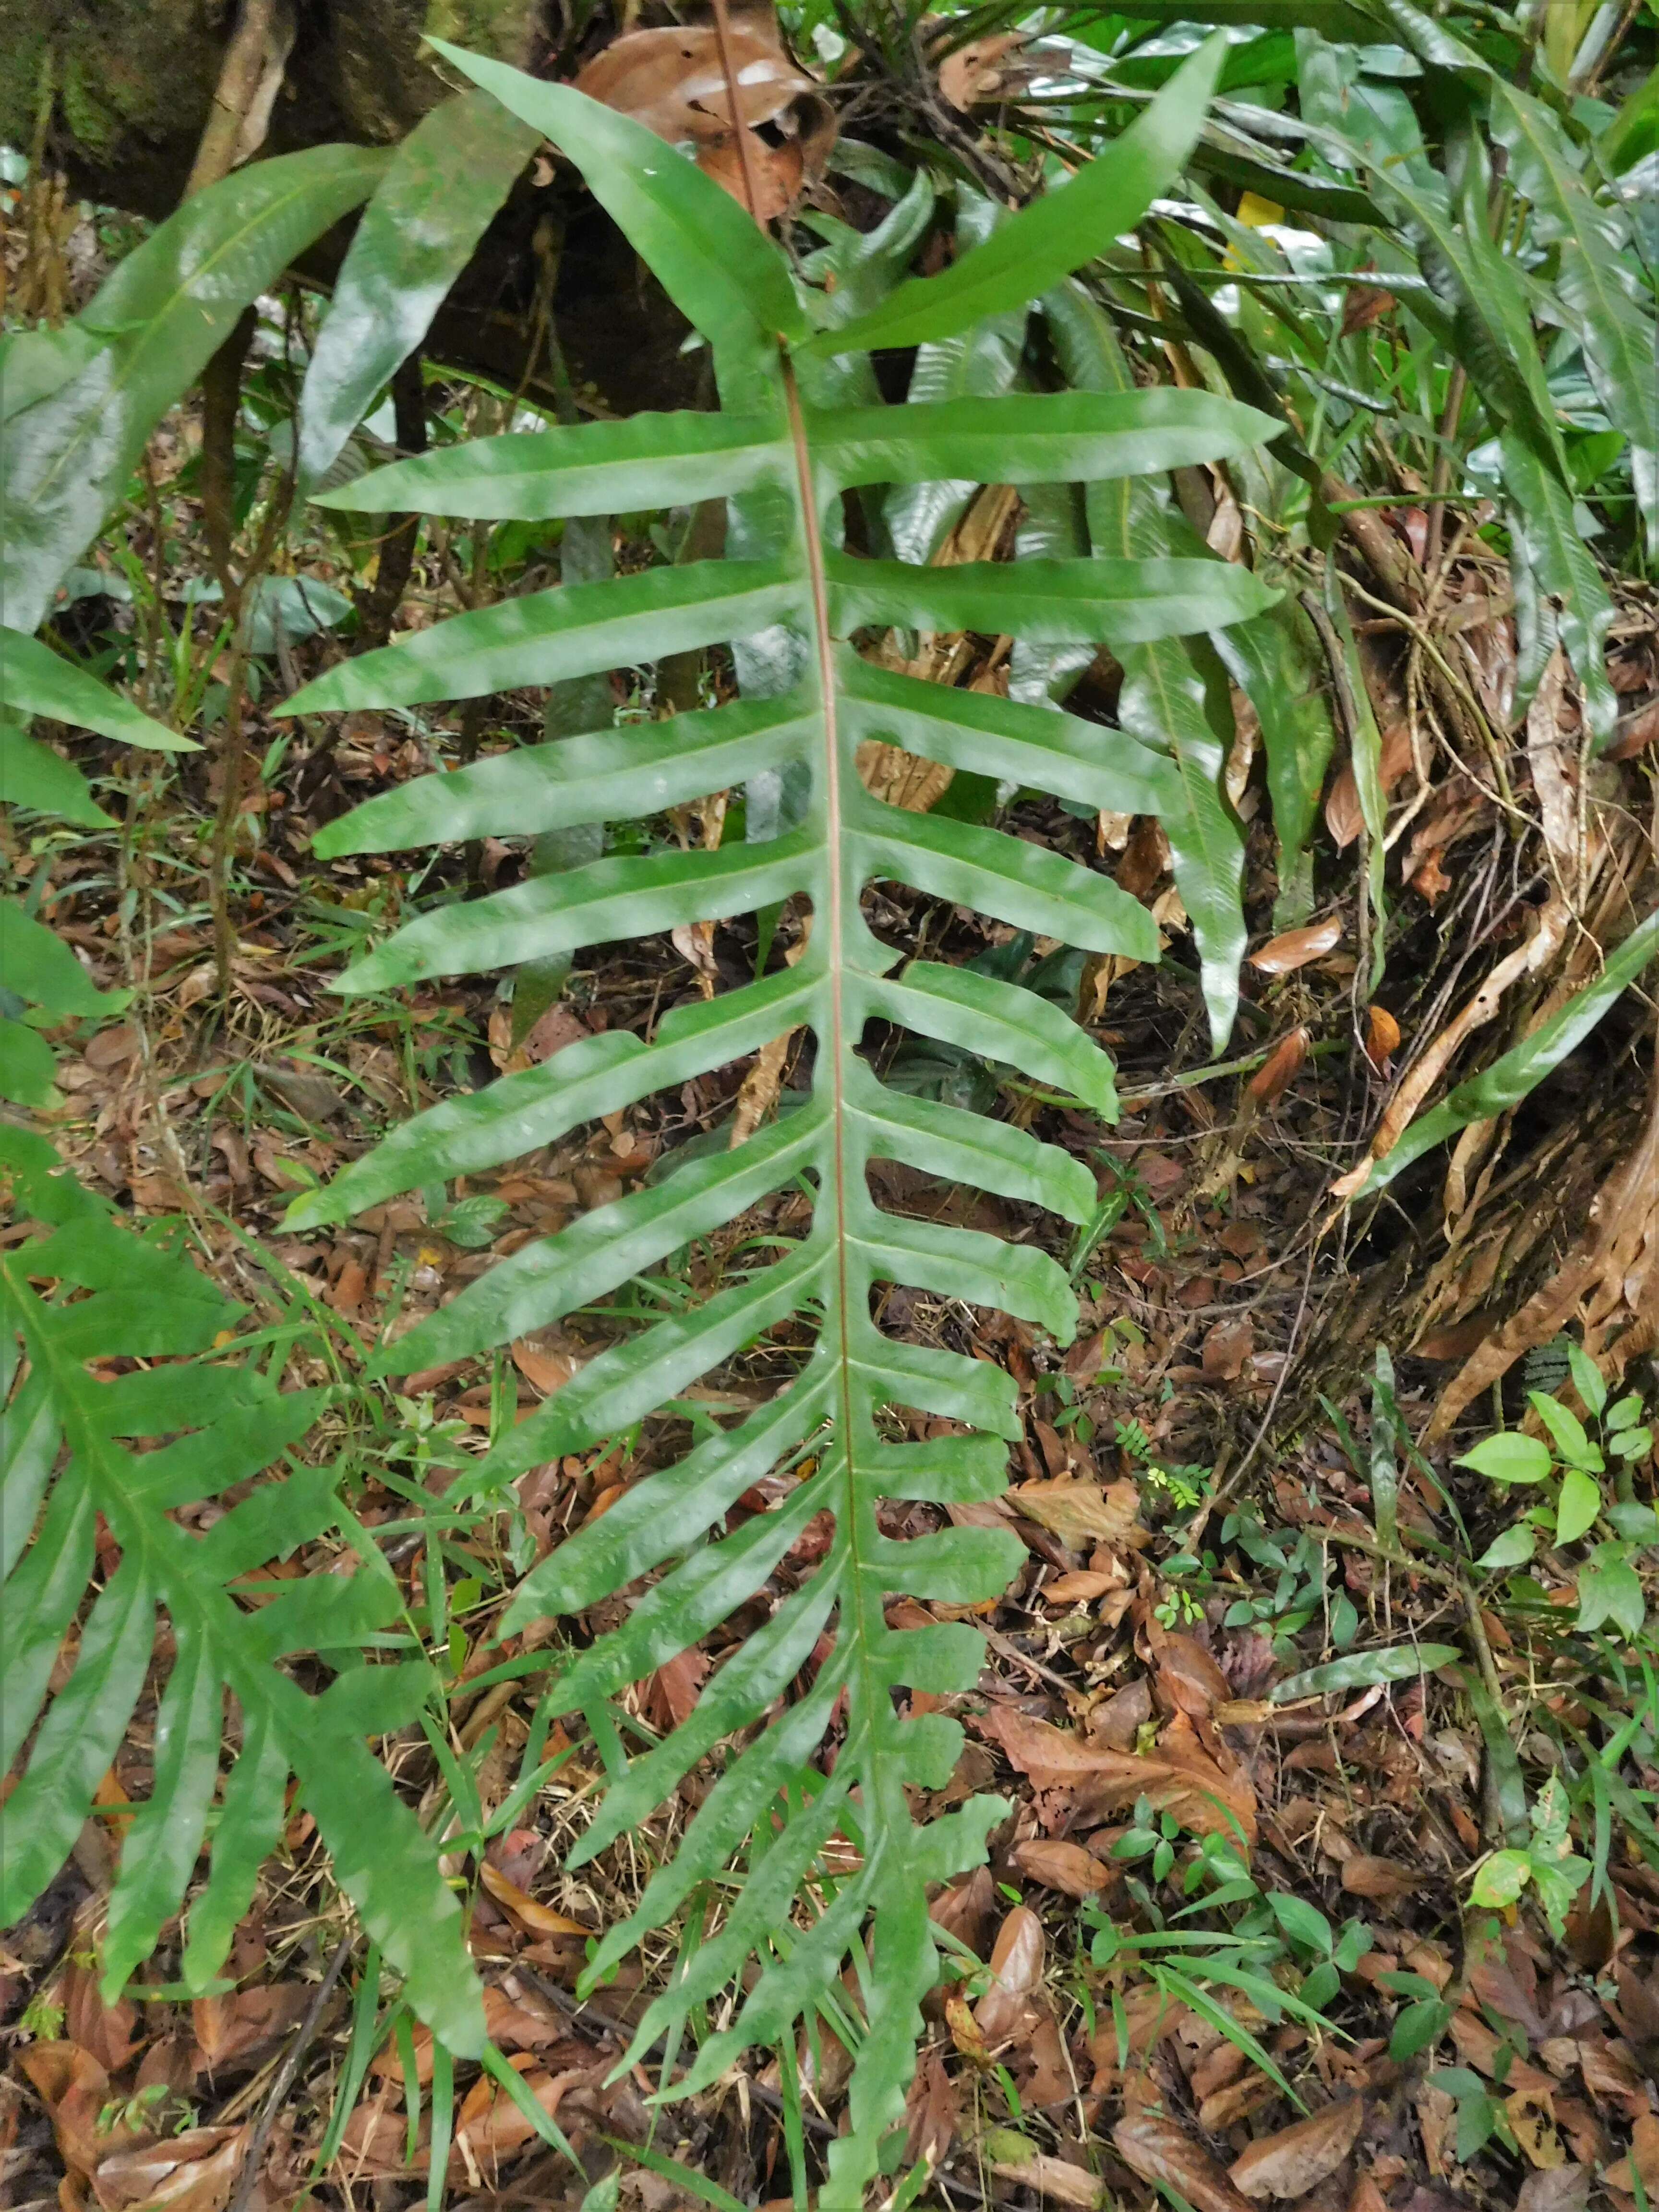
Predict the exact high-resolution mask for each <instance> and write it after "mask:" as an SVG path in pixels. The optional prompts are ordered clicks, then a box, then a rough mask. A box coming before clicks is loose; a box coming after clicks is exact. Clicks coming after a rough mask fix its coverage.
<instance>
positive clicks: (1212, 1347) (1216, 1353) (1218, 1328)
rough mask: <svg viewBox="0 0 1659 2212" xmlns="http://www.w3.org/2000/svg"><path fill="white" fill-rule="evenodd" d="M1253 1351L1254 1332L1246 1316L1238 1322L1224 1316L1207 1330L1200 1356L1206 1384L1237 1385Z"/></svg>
mask: <svg viewBox="0 0 1659 2212" xmlns="http://www.w3.org/2000/svg"><path fill="white" fill-rule="evenodd" d="M1254 1351H1255V1329H1254V1328H1252V1327H1251V1326H1250V1321H1249V1316H1248V1315H1242V1316H1239V1317H1238V1318H1237V1319H1233V1318H1231V1317H1229V1316H1226V1315H1224V1316H1222V1318H1221V1319H1220V1320H1219V1321H1218V1322H1213V1323H1212V1325H1211V1327H1210V1328H1209V1329H1208V1330H1206V1334H1205V1338H1204V1348H1203V1351H1202V1352H1201V1353H1200V1358H1201V1359H1202V1361H1203V1365H1204V1379H1205V1381H1206V1383H1236V1382H1237V1380H1238V1378H1239V1376H1241V1375H1242V1374H1243V1372H1244V1363H1245V1361H1246V1360H1247V1359H1248V1358H1249V1356H1250V1354H1251V1353H1252V1352H1254Z"/></svg>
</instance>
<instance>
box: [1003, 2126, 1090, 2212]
mask: <svg viewBox="0 0 1659 2212" xmlns="http://www.w3.org/2000/svg"><path fill="white" fill-rule="evenodd" d="M997 2132H998V2133H999V2135H1006V2134H1008V2133H1010V2132H1011V2130H1007V2129H999V2130H997ZM991 2171H992V2172H993V2173H994V2174H997V2175H999V2176H1000V2178H1001V2179H1003V2180H1004V2181H1018V2182H1019V2183H1020V2184H1021V2185H1022V2186H1024V2188H1026V2189H1034V2190H1035V2191H1036V2193H1037V2196H1038V2197H1040V2198H1045V2199H1047V2200H1048V2202H1050V2203H1055V2204H1074V2205H1076V2206H1077V2207H1078V2208H1079V2212H1097V2207H1098V2206H1100V2205H1103V2204H1105V2203H1109V2201H1110V2200H1109V2197H1108V2195H1107V2191H1106V2185H1105V2183H1104V2182H1103V2181H1102V2180H1101V2179H1100V2178H1099V2177H1098V2175H1097V2174H1093V2173H1090V2172H1086V2171H1085V2168H1084V2167H1082V2166H1073V2165H1072V2164H1071V2163H1070V2162H1069V2160H1066V2159H1063V2158H1055V2157H1054V2156H1053V2155H1052V2154H1050V2153H1049V2152H1048V2151H1042V2150H1036V2149H1034V2150H1033V2151H1032V2153H1031V2154H1030V2157H1029V2158H1023V2159H1019V2160H1013V2159H994V2160H992V2161H991Z"/></svg>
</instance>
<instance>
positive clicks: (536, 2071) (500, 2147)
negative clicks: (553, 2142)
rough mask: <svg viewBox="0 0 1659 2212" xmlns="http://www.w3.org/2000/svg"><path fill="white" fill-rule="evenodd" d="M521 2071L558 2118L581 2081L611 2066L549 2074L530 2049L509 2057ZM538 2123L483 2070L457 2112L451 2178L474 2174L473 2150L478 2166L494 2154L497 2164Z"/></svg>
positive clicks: (517, 2071) (539, 2099) (529, 2086)
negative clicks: (528, 2052) (566, 2098)
mask: <svg viewBox="0 0 1659 2212" xmlns="http://www.w3.org/2000/svg"><path fill="white" fill-rule="evenodd" d="M507 2063H508V2065H509V2066H511V2067H512V2069H513V2072H514V2073H515V2074H519V2075H522V2076H523V2078H524V2085H525V2087H526V2089H528V2090H529V2092H530V2093H531V2095H532V2097H533V2098H534V2099H535V2100H536V2102H537V2103H538V2105H539V2106H541V2108H542V2110H543V2111H544V2112H545V2113H546V2114H547V2116H548V2118H550V2119H552V2118H555V2117H556V2114H557V2112H558V2109H559V2106H560V2103H561V2101H562V2099H563V2098H564V2096H565V2094H566V2093H567V2092H568V2090H571V2089H574V2088H575V2087H578V2085H579V2084H581V2083H585V2082H593V2081H602V2080H603V2079H604V2077H605V2075H606V2074H607V2073H608V2072H609V2071H610V2068H609V2066H608V2065H607V2064H606V2063H605V2062H603V2061H601V2062H600V2063H599V2065H598V2066H586V2067H578V2068H575V2069H572V2070H571V2071H569V2072H568V2073H563V2074H554V2075H549V2074H547V2073H545V2072H544V2070H543V2069H541V2068H539V2067H538V2066H536V2065H535V2063H534V2061H533V2060H532V2059H531V2058H530V2057H528V2056H527V2055H521V2056H520V2057H517V2058H510V2059H508V2061H507ZM535 2134H536V2130H535V2127H534V2125H533V2124H532V2122H531V2121H530V2120H528V2119H527V2118H526V2117H525V2115H524V2114H523V2113H522V2112H520V2110H519V2107H518V2106H516V2105H515V2104H514V2103H513V2100H512V2099H511V2098H510V2097H509V2096H508V2095H507V2092H506V2091H505V2090H504V2089H502V2088H501V2087H499V2086H498V2084H497V2083H496V2082H495V2081H494V2080H493V2079H492V2078H491V2076H490V2075H488V2074H481V2075H479V2076H478V2078H477V2081H475V2082H474V2083H473V2084H472V2087H471V2088H470V2089H469V2090H468V2091H467V2093H466V2096H465V2100H463V2102H462V2105H461V2109H460V2111H459V2113H458V2114H457V2116H456V2126H455V2147H454V2148H453V2151H452V2152H451V2153H450V2163H449V2178H450V2179H451V2180H452V2181H456V2182H460V2181H465V2180H466V2179H469V2174H468V2164H467V2161H468V2154H469V2153H470V2154H471V2160H472V2161H473V2171H475V2172H476V2170H477V2166H478V2165H479V2164H481V2163H483V2161H485V2160H488V2161H489V2165H490V2166H494V2165H495V2161H496V2160H498V2159H499V2158H500V2157H501V2155H502V2154H503V2153H505V2152H507V2151H512V2150H518V2149H519V2148H520V2147H521V2146H522V2145H523V2144H525V2143H527V2142H530V2141H531V2139H532V2137H533V2136H535Z"/></svg>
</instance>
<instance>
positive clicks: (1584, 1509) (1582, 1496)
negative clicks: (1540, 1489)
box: [1555, 1467, 1601, 1544]
mask: <svg viewBox="0 0 1659 2212" xmlns="http://www.w3.org/2000/svg"><path fill="white" fill-rule="evenodd" d="M1600 1516H1601V1485H1600V1484H1599V1483H1598V1482H1597V1481H1596V1480H1595V1477H1594V1476H1593V1475H1589V1474H1585V1473H1584V1471H1583V1468H1577V1467H1570V1468H1568V1469H1567V1471H1566V1473H1565V1474H1564V1475H1563V1476H1562V1478H1561V1496H1560V1498H1559V1501H1558V1503H1557V1505H1556V1511H1555V1541H1556V1542H1557V1543H1558V1544H1576V1543H1577V1541H1578V1539H1579V1538H1580V1537H1581V1536H1583V1535H1585V1534H1588V1533H1589V1530H1590V1529H1591V1528H1594V1527H1595V1523H1596V1522H1597V1520H1598V1519H1599V1518H1600Z"/></svg>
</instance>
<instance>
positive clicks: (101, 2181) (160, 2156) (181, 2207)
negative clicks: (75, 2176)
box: [92, 2126, 248, 2212]
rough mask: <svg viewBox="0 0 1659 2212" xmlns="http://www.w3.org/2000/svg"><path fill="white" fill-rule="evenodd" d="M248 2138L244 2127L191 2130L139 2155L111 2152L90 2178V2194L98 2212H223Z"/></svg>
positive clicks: (152, 2145)
mask: <svg viewBox="0 0 1659 2212" xmlns="http://www.w3.org/2000/svg"><path fill="white" fill-rule="evenodd" d="M247 2138H248V2130H247V2129H246V2127H245V2126H244V2127H240V2128H191V2130H189V2132H188V2133H187V2134H185V2135H181V2136H167V2137H165V2138H164V2139H163V2140H162V2141H161V2142H155V2143H148V2144H146V2145H144V2146H143V2148H139V2149H134V2150H118V2151H115V2152H113V2153H112V2154H111V2155H110V2156H109V2157H108V2158H106V2159H105V2160H103V2162H102V2163H101V2164H100V2166H99V2168H98V2170H97V2172H95V2173H94V2175H93V2178H92V2188H93V2194H94V2196H95V2197H97V2199H98V2202H99V2203H100V2205H101V2206H102V2208H103V2212H128V2208H129V2207H131V2206H133V2205H138V2204H143V2205H157V2206H165V2207H166V2208H167V2212H223V2207H224V2206H225V2205H227V2204H228V2203H229V2202H230V2198H231V2192H232V2191H234V2188H235V2186H236V2179H237V2176H238V2175H239V2174H240V2172H241V2169H242V2154H243V2153H244V2152H245V2151H246V2148H247Z"/></svg>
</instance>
